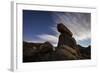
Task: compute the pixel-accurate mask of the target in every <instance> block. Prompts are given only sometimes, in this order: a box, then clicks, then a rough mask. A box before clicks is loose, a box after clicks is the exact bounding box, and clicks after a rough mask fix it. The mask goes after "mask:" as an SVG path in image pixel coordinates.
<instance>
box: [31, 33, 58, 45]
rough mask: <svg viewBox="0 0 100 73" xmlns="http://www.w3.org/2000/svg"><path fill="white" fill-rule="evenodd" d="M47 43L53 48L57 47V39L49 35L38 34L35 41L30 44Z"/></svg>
mask: <svg viewBox="0 0 100 73" xmlns="http://www.w3.org/2000/svg"><path fill="white" fill-rule="evenodd" d="M46 41H49V42H50V43H51V44H52V45H53V46H57V42H58V37H56V36H54V35H50V34H40V35H37V39H33V40H32V41H31V42H35V43H44V42H46Z"/></svg>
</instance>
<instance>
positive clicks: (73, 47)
mask: <svg viewBox="0 0 100 73" xmlns="http://www.w3.org/2000/svg"><path fill="white" fill-rule="evenodd" d="M57 30H58V32H59V33H60V35H59V38H58V45H57V46H56V47H54V46H53V45H52V44H51V43H50V42H49V41H47V42H44V43H28V42H23V62H40V61H61V60H80V59H91V46H88V47H86V48H85V47H82V46H80V45H77V43H76V40H75V39H74V38H73V33H72V32H71V31H70V30H69V29H68V28H67V27H66V26H65V25H64V24H62V23H60V24H58V25H57ZM54 49H55V50H54Z"/></svg>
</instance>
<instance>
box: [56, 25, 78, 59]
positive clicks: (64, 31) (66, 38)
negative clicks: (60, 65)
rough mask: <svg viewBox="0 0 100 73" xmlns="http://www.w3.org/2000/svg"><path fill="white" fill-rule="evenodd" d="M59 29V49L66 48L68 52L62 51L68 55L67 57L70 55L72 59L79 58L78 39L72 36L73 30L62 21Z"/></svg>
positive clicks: (58, 26)
mask: <svg viewBox="0 0 100 73" xmlns="http://www.w3.org/2000/svg"><path fill="white" fill-rule="evenodd" d="M57 29H58V31H59V32H60V36H59V41H58V46H57V47H58V48H57V49H58V51H59V49H60V50H63V49H64V51H66V53H64V52H62V54H63V55H64V56H66V57H67V58H68V56H70V59H78V58H79V50H78V48H77V44H76V40H75V39H74V38H73V37H72V36H73V34H72V32H71V31H70V30H69V29H68V28H67V27H66V26H65V25H64V24H62V23H60V24H58V25H57ZM67 52H68V53H69V54H68V53H67ZM73 52H74V53H73ZM60 53H61V52H60ZM68 59H69V58H68Z"/></svg>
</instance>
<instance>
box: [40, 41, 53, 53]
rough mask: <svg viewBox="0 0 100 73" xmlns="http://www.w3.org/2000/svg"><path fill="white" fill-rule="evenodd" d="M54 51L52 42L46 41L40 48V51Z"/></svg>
mask: <svg viewBox="0 0 100 73" xmlns="http://www.w3.org/2000/svg"><path fill="white" fill-rule="evenodd" d="M52 51H53V45H52V44H51V43H50V42H45V43H44V44H42V45H41V46H40V48H39V53H43V54H44V53H48V52H52Z"/></svg>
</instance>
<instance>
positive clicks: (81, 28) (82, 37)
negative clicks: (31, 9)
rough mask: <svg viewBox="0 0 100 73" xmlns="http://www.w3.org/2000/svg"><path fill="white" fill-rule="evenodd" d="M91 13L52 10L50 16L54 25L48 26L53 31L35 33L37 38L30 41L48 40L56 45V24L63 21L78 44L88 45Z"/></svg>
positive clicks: (41, 41) (57, 35)
mask: <svg viewBox="0 0 100 73" xmlns="http://www.w3.org/2000/svg"><path fill="white" fill-rule="evenodd" d="M90 16H91V15H90V14H89V13H71V12H68V13H64V12H63V13H62V12H61V13H58V12H53V15H52V18H53V20H54V22H55V25H54V26H50V28H51V30H53V31H54V32H55V34H54V35H51V34H47V33H45V34H39V35H36V37H37V39H33V41H32V42H36V43H43V42H45V41H49V42H50V43H51V44H52V45H54V46H57V43H58V38H59V34H60V33H59V32H58V31H57V24H58V23H63V24H64V25H65V26H66V27H68V28H69V29H70V30H71V31H72V32H73V37H74V38H75V39H76V41H77V43H78V44H81V45H82V46H88V45H90V41H91V25H90V24H91V23H90V22H91V20H90V18H91V17H90Z"/></svg>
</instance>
